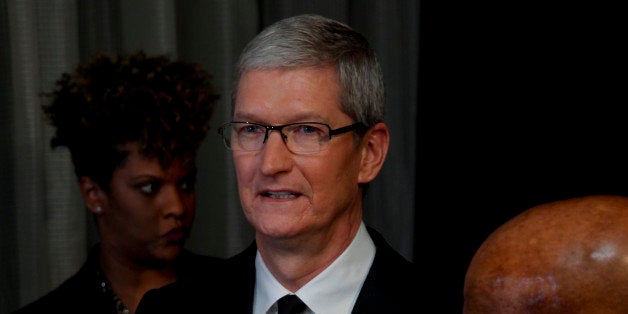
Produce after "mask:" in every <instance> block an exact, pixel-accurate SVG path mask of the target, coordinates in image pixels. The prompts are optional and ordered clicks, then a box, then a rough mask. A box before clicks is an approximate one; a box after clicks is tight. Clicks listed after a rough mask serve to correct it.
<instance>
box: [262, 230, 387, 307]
mask: <svg viewBox="0 0 628 314" xmlns="http://www.w3.org/2000/svg"><path fill="white" fill-rule="evenodd" d="M374 258H375V245H374V244H373V240H371V237H370V236H369V234H368V232H367V231H366V226H365V225H364V222H362V223H361V225H360V228H359V229H358V232H357V233H356V235H355V238H354V239H353V240H352V241H351V244H349V246H348V247H347V249H346V250H345V251H344V252H343V253H342V254H341V255H340V256H339V257H338V258H337V259H336V260H335V261H334V262H333V263H331V264H330V265H329V267H327V268H326V269H325V270H323V271H322V272H321V273H320V274H318V275H317V276H316V277H314V278H313V279H312V280H310V282H308V283H307V284H305V285H304V286H303V287H301V289H299V290H298V291H296V292H295V293H294V294H296V295H297V296H298V297H299V298H300V299H301V300H302V301H303V302H304V303H305V305H307V307H308V310H307V311H306V312H305V313H308V314H343V313H347V314H349V313H351V310H352V309H353V305H354V304H355V301H356V300H357V298H358V294H359V293H360V289H361V288H362V284H363V283H364V280H365V279H366V276H367V275H368V272H369V269H370V268H371V264H372V263H373V259H374ZM255 276H256V278H255V296H254V301H253V313H254V314H277V303H276V302H277V300H279V298H281V297H283V296H284V295H286V294H292V292H290V291H289V290H288V289H286V288H284V287H283V286H282V285H281V284H280V283H279V281H277V279H275V277H273V275H272V274H271V273H270V271H269V270H268V268H267V267H266V264H264V261H263V260H262V258H261V256H260V254H259V251H258V252H257V255H256V257H255Z"/></svg>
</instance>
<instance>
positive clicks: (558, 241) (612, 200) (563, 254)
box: [463, 195, 628, 314]
mask: <svg viewBox="0 0 628 314" xmlns="http://www.w3.org/2000/svg"><path fill="white" fill-rule="evenodd" d="M463 312H464V313H465V314H472V313H500V314H506V313H628V197H623V196H612V195H593V196H586V197H579V198H572V199H566V200H561V201H556V202H551V203H546V204H541V205H538V206H536V207H533V208H530V209H528V210H526V211H524V212H523V213H521V214H519V215H517V216H516V217H514V218H512V219H511V220H509V221H507V222H506V223H505V224H503V225H502V226H500V227H499V228H498V229H496V230H495V231H494V232H493V233H492V234H491V235H490V236H489V237H488V238H487V239H486V240H485V241H484V242H483V243H482V245H481V246H480V248H479V249H478V250H477V252H476V253H475V255H474V257H473V259H472V260H471V263H470V265H469V268H468V269H467V273H466V277H465V283H464V309H463Z"/></svg>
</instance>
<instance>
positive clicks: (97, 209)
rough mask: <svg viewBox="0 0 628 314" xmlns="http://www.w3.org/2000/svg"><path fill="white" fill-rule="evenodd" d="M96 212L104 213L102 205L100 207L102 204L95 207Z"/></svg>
mask: <svg viewBox="0 0 628 314" xmlns="http://www.w3.org/2000/svg"><path fill="white" fill-rule="evenodd" d="M94 212H96V214H100V213H102V207H100V205H96V208H94Z"/></svg>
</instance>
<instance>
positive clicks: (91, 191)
mask: <svg viewBox="0 0 628 314" xmlns="http://www.w3.org/2000/svg"><path fill="white" fill-rule="evenodd" d="M79 188H80V189H81V195H82V196H83V201H84V202H85V205H86V206H87V208H88V209H89V211H91V212H92V213H94V214H96V215H99V214H101V213H102V212H103V210H104V208H103V205H104V204H105V193H104V192H103V190H102V189H101V188H100V186H99V185H98V183H96V182H95V181H94V180H92V179H91V178H89V177H85V176H83V177H81V179H80V180H79Z"/></svg>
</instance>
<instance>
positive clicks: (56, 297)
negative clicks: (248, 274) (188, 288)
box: [13, 244, 224, 314]
mask: <svg viewBox="0 0 628 314" xmlns="http://www.w3.org/2000/svg"><path fill="white" fill-rule="evenodd" d="M99 254H100V245H99V244H96V245H95V246H94V247H92V249H91V250H90V253H89V255H88V257H87V260H86V261H85V263H84V264H83V266H82V267H81V268H80V269H79V271H78V272H77V273H76V274H74V275H72V276H71V277H70V278H68V279H67V280H65V281H64V282H63V283H62V284H61V285H59V286H58V287H57V288H55V289H54V290H52V291H50V292H49V293H47V294H46V295H44V296H42V297H41V298H39V299H37V300H35V301H33V302H31V303H29V304H27V305H26V306H24V307H22V308H20V309H18V310H16V311H15V312H13V314H31V313H65V314H67V313H71V314H74V313H76V314H78V313H81V314H84V313H90V314H117V313H118V312H117V308H116V306H117V305H116V302H115V300H114V296H113V295H112V294H111V293H110V292H108V291H107V289H103V288H102V287H101V283H102V279H103V277H102V275H101V273H100V266H99V262H98V260H99ZM221 263H224V260H223V259H220V258H217V257H211V256H205V255H199V254H196V253H192V252H190V251H187V250H184V251H183V253H182V254H181V255H180V256H179V258H178V259H177V261H176V271H177V272H178V277H179V280H187V279H188V278H190V277H196V276H198V275H200V276H203V277H204V278H210V277H211V274H209V272H211V271H213V269H217V268H220V267H222V266H220V265H221Z"/></svg>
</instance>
